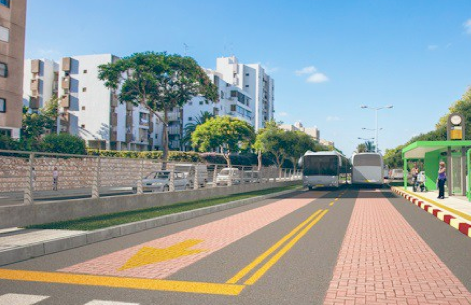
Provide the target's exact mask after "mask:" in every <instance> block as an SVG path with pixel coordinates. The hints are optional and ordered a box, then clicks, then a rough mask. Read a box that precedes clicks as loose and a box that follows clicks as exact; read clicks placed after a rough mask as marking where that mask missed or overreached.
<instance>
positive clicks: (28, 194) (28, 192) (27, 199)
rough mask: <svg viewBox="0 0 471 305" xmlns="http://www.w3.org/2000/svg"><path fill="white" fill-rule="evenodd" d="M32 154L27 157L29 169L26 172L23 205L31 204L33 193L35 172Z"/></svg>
mask: <svg viewBox="0 0 471 305" xmlns="http://www.w3.org/2000/svg"><path fill="white" fill-rule="evenodd" d="M33 163H34V154H30V155H29V168H28V171H27V175H26V179H27V181H28V183H27V184H26V189H25V195H24V203H25V204H33V203H34V198H33V191H34V180H35V179H36V177H35V176H36V171H35V170H34V164H33Z"/></svg>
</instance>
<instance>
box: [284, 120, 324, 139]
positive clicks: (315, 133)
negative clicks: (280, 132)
mask: <svg viewBox="0 0 471 305" xmlns="http://www.w3.org/2000/svg"><path fill="white" fill-rule="evenodd" d="M280 128H281V129H284V130H287V131H301V132H304V133H305V134H307V135H309V136H311V137H312V138H313V139H314V140H316V141H320V131H319V129H318V128H317V127H304V126H303V123H301V122H296V123H294V125H290V124H282V125H280Z"/></svg>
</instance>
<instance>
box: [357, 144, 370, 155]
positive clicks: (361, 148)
mask: <svg viewBox="0 0 471 305" xmlns="http://www.w3.org/2000/svg"><path fill="white" fill-rule="evenodd" d="M356 151H357V153H363V152H367V151H368V148H367V147H366V144H365V143H360V144H358V145H357V150H356Z"/></svg>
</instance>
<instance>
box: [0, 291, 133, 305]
mask: <svg viewBox="0 0 471 305" xmlns="http://www.w3.org/2000/svg"><path fill="white" fill-rule="evenodd" d="M47 298H49V296H45V295H33V294H16V293H7V294H4V295H1V296H0V305H34V304H37V303H39V302H41V301H44V300H45V299H47ZM84 305H139V303H124V302H115V301H102V300H93V301H90V302H88V303H85V304H84Z"/></svg>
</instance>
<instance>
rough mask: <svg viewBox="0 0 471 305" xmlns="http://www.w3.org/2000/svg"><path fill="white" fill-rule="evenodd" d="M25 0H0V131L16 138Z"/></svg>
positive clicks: (23, 42) (20, 94) (19, 111)
mask: <svg viewBox="0 0 471 305" xmlns="http://www.w3.org/2000/svg"><path fill="white" fill-rule="evenodd" d="M25 23H26V0H14V1H11V0H0V134H2V135H7V136H9V137H12V138H19V137H20V131H21V120H22V114H23V112H22V108H23V99H22V96H23V62H24V51H25Z"/></svg>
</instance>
